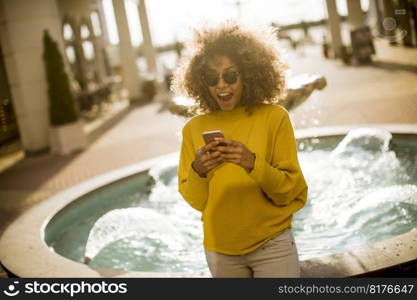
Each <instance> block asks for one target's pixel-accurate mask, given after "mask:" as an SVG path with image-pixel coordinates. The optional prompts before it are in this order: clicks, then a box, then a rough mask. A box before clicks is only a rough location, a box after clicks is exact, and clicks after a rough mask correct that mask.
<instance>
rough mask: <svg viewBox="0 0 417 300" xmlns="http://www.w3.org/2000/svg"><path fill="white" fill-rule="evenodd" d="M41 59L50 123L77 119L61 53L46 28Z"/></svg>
mask: <svg viewBox="0 0 417 300" xmlns="http://www.w3.org/2000/svg"><path fill="white" fill-rule="evenodd" d="M43 60H44V62H45V71H46V77H47V81H48V96H49V118H50V121H51V124H52V125H63V124H67V123H72V122H75V121H77V120H78V118H79V113H78V109H77V106H76V102H75V98H74V95H73V94H72V92H71V89H70V85H69V80H68V76H67V74H66V73H65V68H64V62H63V59H62V55H61V53H60V52H59V48H58V45H57V43H56V42H55V41H54V40H52V38H51V37H50V35H49V33H48V31H47V30H45V31H44V34H43Z"/></svg>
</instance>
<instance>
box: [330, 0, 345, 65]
mask: <svg viewBox="0 0 417 300" xmlns="http://www.w3.org/2000/svg"><path fill="white" fill-rule="evenodd" d="M326 6H327V14H328V26H329V30H330V37H331V42H332V49H333V52H334V55H335V58H339V57H340V56H341V48H342V46H343V43H342V35H341V32H340V16H339V14H338V12H337V5H336V0H326Z"/></svg>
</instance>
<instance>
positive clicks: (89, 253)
mask: <svg viewBox="0 0 417 300" xmlns="http://www.w3.org/2000/svg"><path fill="white" fill-rule="evenodd" d="M309 78H310V79H311V78H313V77H309ZM316 79H317V78H316ZM313 82H316V83H315V84H316V85H317V84H318V83H317V82H318V81H315V80H313ZM309 84H312V82H311V81H310V83H309ZM321 84H323V81H321ZM305 86H307V83H306V85H305ZM305 86H304V87H305ZM312 86H314V84H313V85H312ZM316 88H317V86H316ZM312 90H313V89H310V88H308V89H307V88H305V89H304V92H300V90H299V93H301V94H302V97H295V98H293V99H292V100H291V97H290V98H287V99H289V100H287V102H286V103H288V104H287V106H286V107H288V108H294V107H295V106H297V105H299V104H300V103H301V102H302V101H304V100H305V98H306V97H307V96H308V95H309V94H310V93H311V92H312ZM289 95H291V92H289ZM306 95H307V96H306ZM299 96H300V94H299ZM304 97H305V98H304ZM303 98H304V100H303ZM177 104H178V103H177ZM174 106H175V105H173V107H174ZM173 109H174V110H175V109H176V113H177V114H187V113H189V112H190V110H189V108H187V107H184V106H180V105H176V106H175V108H173ZM296 138H297V144H298V149H299V157H300V164H301V167H302V168H303V172H304V173H305V176H306V179H307V181H308V183H309V186H310V191H309V203H308V204H307V206H306V207H305V208H304V209H303V210H301V211H300V212H299V213H297V214H296V216H295V218H294V233H295V236H296V240H297V242H298V247H299V251H300V257H301V259H302V261H301V269H302V276H303V277H360V276H387V275H389V276H404V275H406V274H414V275H415V274H416V272H415V270H416V265H417V263H416V262H417V252H416V251H415V249H417V231H416V229H417V223H416V221H415V220H416V219H417V185H416V182H417V170H416V168H415V165H417V126H412V125H404V124H399V125H395V124H391V125H387V124H383V125H381V124H380V125H373V126H370V127H369V128H358V126H349V127H346V126H344V127H331V128H315V129H306V130H299V131H297V132H296ZM177 162H178V153H173V154H170V155H167V156H163V157H158V158H155V159H153V160H149V161H144V162H141V163H139V164H136V165H132V166H129V167H126V168H123V169H119V170H116V171H113V172H110V173H107V174H104V175H102V176H99V177H96V178H93V179H91V180H89V181H86V182H83V183H82V184H80V185H77V186H75V187H73V188H71V189H68V190H65V191H63V192H61V193H59V194H57V195H55V196H54V197H52V198H50V199H47V200H45V201H43V202H42V203H40V204H38V205H36V206H35V207H33V208H32V209H30V210H29V211H28V212H27V213H25V214H23V215H22V216H20V217H19V218H18V219H17V220H16V221H15V222H14V223H13V224H12V225H11V226H9V227H8V228H7V229H6V231H5V233H4V234H3V236H2V238H1V239H0V259H1V262H2V264H3V265H4V267H5V268H6V269H8V270H9V271H10V272H11V273H13V274H15V275H17V276H19V277H206V276H209V274H208V271H207V269H206V266H205V263H204V257H203V254H202V248H201V244H202V242H201V237H202V233H201V223H200V220H199V215H198V213H197V212H196V211H194V210H192V209H191V208H190V207H189V206H188V205H187V204H186V203H185V201H184V200H182V199H181V196H180V195H179V194H178V192H177V191H176V185H177V184H176V168H177ZM394 197H395V199H394ZM22 237H23V238H22ZM318 241H320V242H318ZM33 257H40V258H42V259H36V260H34V259H33Z"/></svg>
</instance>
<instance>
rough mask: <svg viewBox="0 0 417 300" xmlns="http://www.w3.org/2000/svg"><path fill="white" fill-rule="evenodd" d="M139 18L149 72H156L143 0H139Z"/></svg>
mask: <svg viewBox="0 0 417 300" xmlns="http://www.w3.org/2000/svg"><path fill="white" fill-rule="evenodd" d="M138 6H139V19H140V26H141V28H142V37H143V48H144V53H145V58H146V64H147V67H148V72H149V73H155V72H156V60H155V49H154V48H153V45H152V37H151V32H150V30H149V23H148V15H147V13H146V6H145V0H139V5H138Z"/></svg>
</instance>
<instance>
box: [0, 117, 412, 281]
mask: <svg viewBox="0 0 417 300" xmlns="http://www.w3.org/2000/svg"><path fill="white" fill-rule="evenodd" d="M357 127H361V126H354V127H352V126H349V127H332V128H321V129H314V130H313V129H312V130H310V129H309V130H303V131H297V132H296V136H297V139H298V141H300V140H304V141H307V140H308V141H309V142H311V143H313V144H314V143H316V142H317V141H319V142H318V143H319V144H320V143H321V142H323V143H324V144H323V146H325V144H326V143H328V141H329V140H332V139H333V140H341V139H342V138H343V136H344V135H345V134H346V132H349V131H350V130H352V129H354V128H357ZM366 127H370V126H369V125H366ZM374 127H377V128H384V129H386V130H388V131H389V132H391V133H393V135H394V137H395V138H398V139H401V140H407V141H410V142H413V143H416V144H417V126H415V125H404V124H397V125H374ZM316 144H317V143H316ZM176 155H177V154H171V155H168V156H165V157H159V158H157V159H154V160H150V161H146V162H141V163H139V164H137V165H133V166H130V167H128V168H123V169H120V170H117V171H114V172H111V173H108V174H105V175H103V176H100V177H97V178H94V179H92V180H89V181H87V182H84V183H82V184H80V185H77V186H75V187H73V188H71V189H69V190H66V191H63V192H62V193H59V194H57V195H56V196H54V197H52V198H50V199H48V200H45V201H43V202H42V203H40V204H39V205H37V206H35V207H33V208H32V209H30V210H29V211H27V212H26V213H25V214H23V215H22V216H20V217H19V218H18V219H17V220H16V221H15V222H14V223H13V224H12V225H11V226H9V227H8V228H7V229H6V231H5V233H4V234H3V236H2V238H1V240H0V260H1V262H2V264H3V265H4V266H5V268H6V269H8V270H9V271H10V272H12V273H13V274H15V275H17V276H19V277H198V276H200V277H205V276H209V274H208V273H207V272H204V271H199V272H185V273H184V272H169V273H168V272H139V271H126V270H110V269H105V268H99V267H94V266H91V265H86V264H84V263H81V262H76V261H73V260H70V259H68V258H65V257H63V256H61V255H59V254H57V253H55V252H53V251H51V249H50V248H49V246H48V245H47V243H46V242H45V229H46V228H47V227H49V226H51V224H53V222H56V220H55V221H54V218H55V217H56V216H58V215H59V214H62V213H63V212H65V211H68V210H69V209H70V208H71V206H72V207H73V206H75V205H77V199H80V198H82V197H83V196H84V195H86V194H89V193H92V192H97V190H100V189H101V188H104V187H106V186H108V185H109V184H112V183H113V182H116V181H119V180H124V179H129V178H131V177H132V176H136V175H137V174H140V173H143V174H146V172H147V171H148V170H149V169H150V168H151V167H152V166H154V165H155V164H157V163H158V162H160V161H161V160H169V159H172V158H174V157H176ZM67 215H68V214H67ZM74 216H75V217H77V214H74ZM416 241H417V232H416V231H410V232H407V233H404V234H401V235H398V236H396V237H393V238H390V239H387V240H384V241H380V242H376V243H372V244H370V245H367V246H361V247H355V248H354V249H349V250H348V251H345V252H342V253H336V254H331V255H327V256H323V257H317V258H309V259H306V260H303V261H302V262H301V268H302V276H303V277H351V276H367V274H368V275H369V274H375V275H377V276H381V274H386V272H394V271H393V270H397V271H398V270H399V271H398V272H400V274H397V276H398V275H400V276H401V274H402V273H401V272H403V271H404V270H405V269H404V268H408V269H409V268H413V266H415V265H416V260H417V251H416V250H415V249H417V242H416ZM34 257H38V258H41V259H37V260H34V259H33V258H34ZM408 269H407V270H408ZM384 270H385V271H384ZM397 271H396V272H397ZM384 272H385V273H384Z"/></svg>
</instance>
